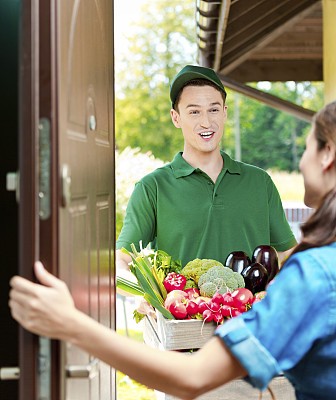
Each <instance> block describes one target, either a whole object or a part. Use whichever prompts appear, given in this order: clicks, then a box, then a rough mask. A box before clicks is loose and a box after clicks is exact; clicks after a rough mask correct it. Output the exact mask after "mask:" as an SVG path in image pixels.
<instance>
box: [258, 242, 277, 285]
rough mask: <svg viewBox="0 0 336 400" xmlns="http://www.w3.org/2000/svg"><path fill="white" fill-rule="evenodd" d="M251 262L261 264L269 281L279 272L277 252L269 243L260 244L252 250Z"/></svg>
mask: <svg viewBox="0 0 336 400" xmlns="http://www.w3.org/2000/svg"><path fill="white" fill-rule="evenodd" d="M252 262H253V263H255V262H258V263H260V264H262V265H263V266H264V267H265V268H266V269H267V272H268V282H270V281H271V280H272V279H273V278H274V277H275V275H276V274H277V273H278V272H279V270H280V267H279V259H278V253H277V251H276V250H275V248H274V247H272V246H269V245H266V244H265V245H260V246H257V247H256V248H255V249H254V250H253V254H252Z"/></svg>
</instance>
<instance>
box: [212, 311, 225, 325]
mask: <svg viewBox="0 0 336 400" xmlns="http://www.w3.org/2000/svg"><path fill="white" fill-rule="evenodd" d="M213 320H214V322H216V324H221V323H222V322H223V321H224V317H223V315H222V314H221V313H220V312H219V313H214V314H213Z"/></svg>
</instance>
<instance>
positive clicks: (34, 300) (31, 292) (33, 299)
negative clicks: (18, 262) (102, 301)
mask: <svg viewBox="0 0 336 400" xmlns="http://www.w3.org/2000/svg"><path fill="white" fill-rule="evenodd" d="M34 270H35V274H36V278H37V280H38V281H39V282H40V283H33V282H31V281H29V280H27V279H25V278H22V277H20V276H15V277H13V278H12V279H11V281H10V285H11V290H10V294H9V297H10V300H9V307H10V309H11V313H12V316H13V318H14V319H16V320H17V321H18V322H19V323H20V324H21V325H22V326H23V327H25V328H26V329H28V330H30V331H32V332H34V333H38V334H43V335H48V336H53V335H54V334H55V335H57V333H58V332H59V331H60V330H61V329H62V325H63V321H64V316H65V315H67V313H71V311H72V310H73V309H74V302H73V299H72V297H71V294H70V292H69V290H68V288H67V286H66V284H65V283H64V282H63V281H62V280H60V279H58V278H56V277H55V276H54V275H52V274H50V273H49V272H48V271H47V270H46V269H45V268H44V267H43V265H42V263H41V262H39V261H38V262H36V263H35V265H34Z"/></svg>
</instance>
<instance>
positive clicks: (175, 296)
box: [164, 290, 188, 310]
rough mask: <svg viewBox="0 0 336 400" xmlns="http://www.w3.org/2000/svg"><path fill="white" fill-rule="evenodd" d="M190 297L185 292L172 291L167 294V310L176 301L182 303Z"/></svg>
mask: <svg viewBox="0 0 336 400" xmlns="http://www.w3.org/2000/svg"><path fill="white" fill-rule="evenodd" d="M187 298H188V295H187V293H186V292H184V291H183V290H172V291H171V292H169V293H168V294H167V297H166V300H165V303H164V306H165V308H166V309H167V310H169V306H170V305H171V304H172V303H173V302H174V301H175V300H179V301H182V299H187Z"/></svg>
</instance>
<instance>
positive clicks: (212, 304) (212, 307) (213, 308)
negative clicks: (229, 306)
mask: <svg viewBox="0 0 336 400" xmlns="http://www.w3.org/2000/svg"><path fill="white" fill-rule="evenodd" d="M208 307H209V308H210V310H211V311H212V312H213V313H217V312H218V311H219V310H220V308H221V306H220V304H218V303H216V302H214V301H212V300H211V301H209V303H208Z"/></svg>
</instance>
